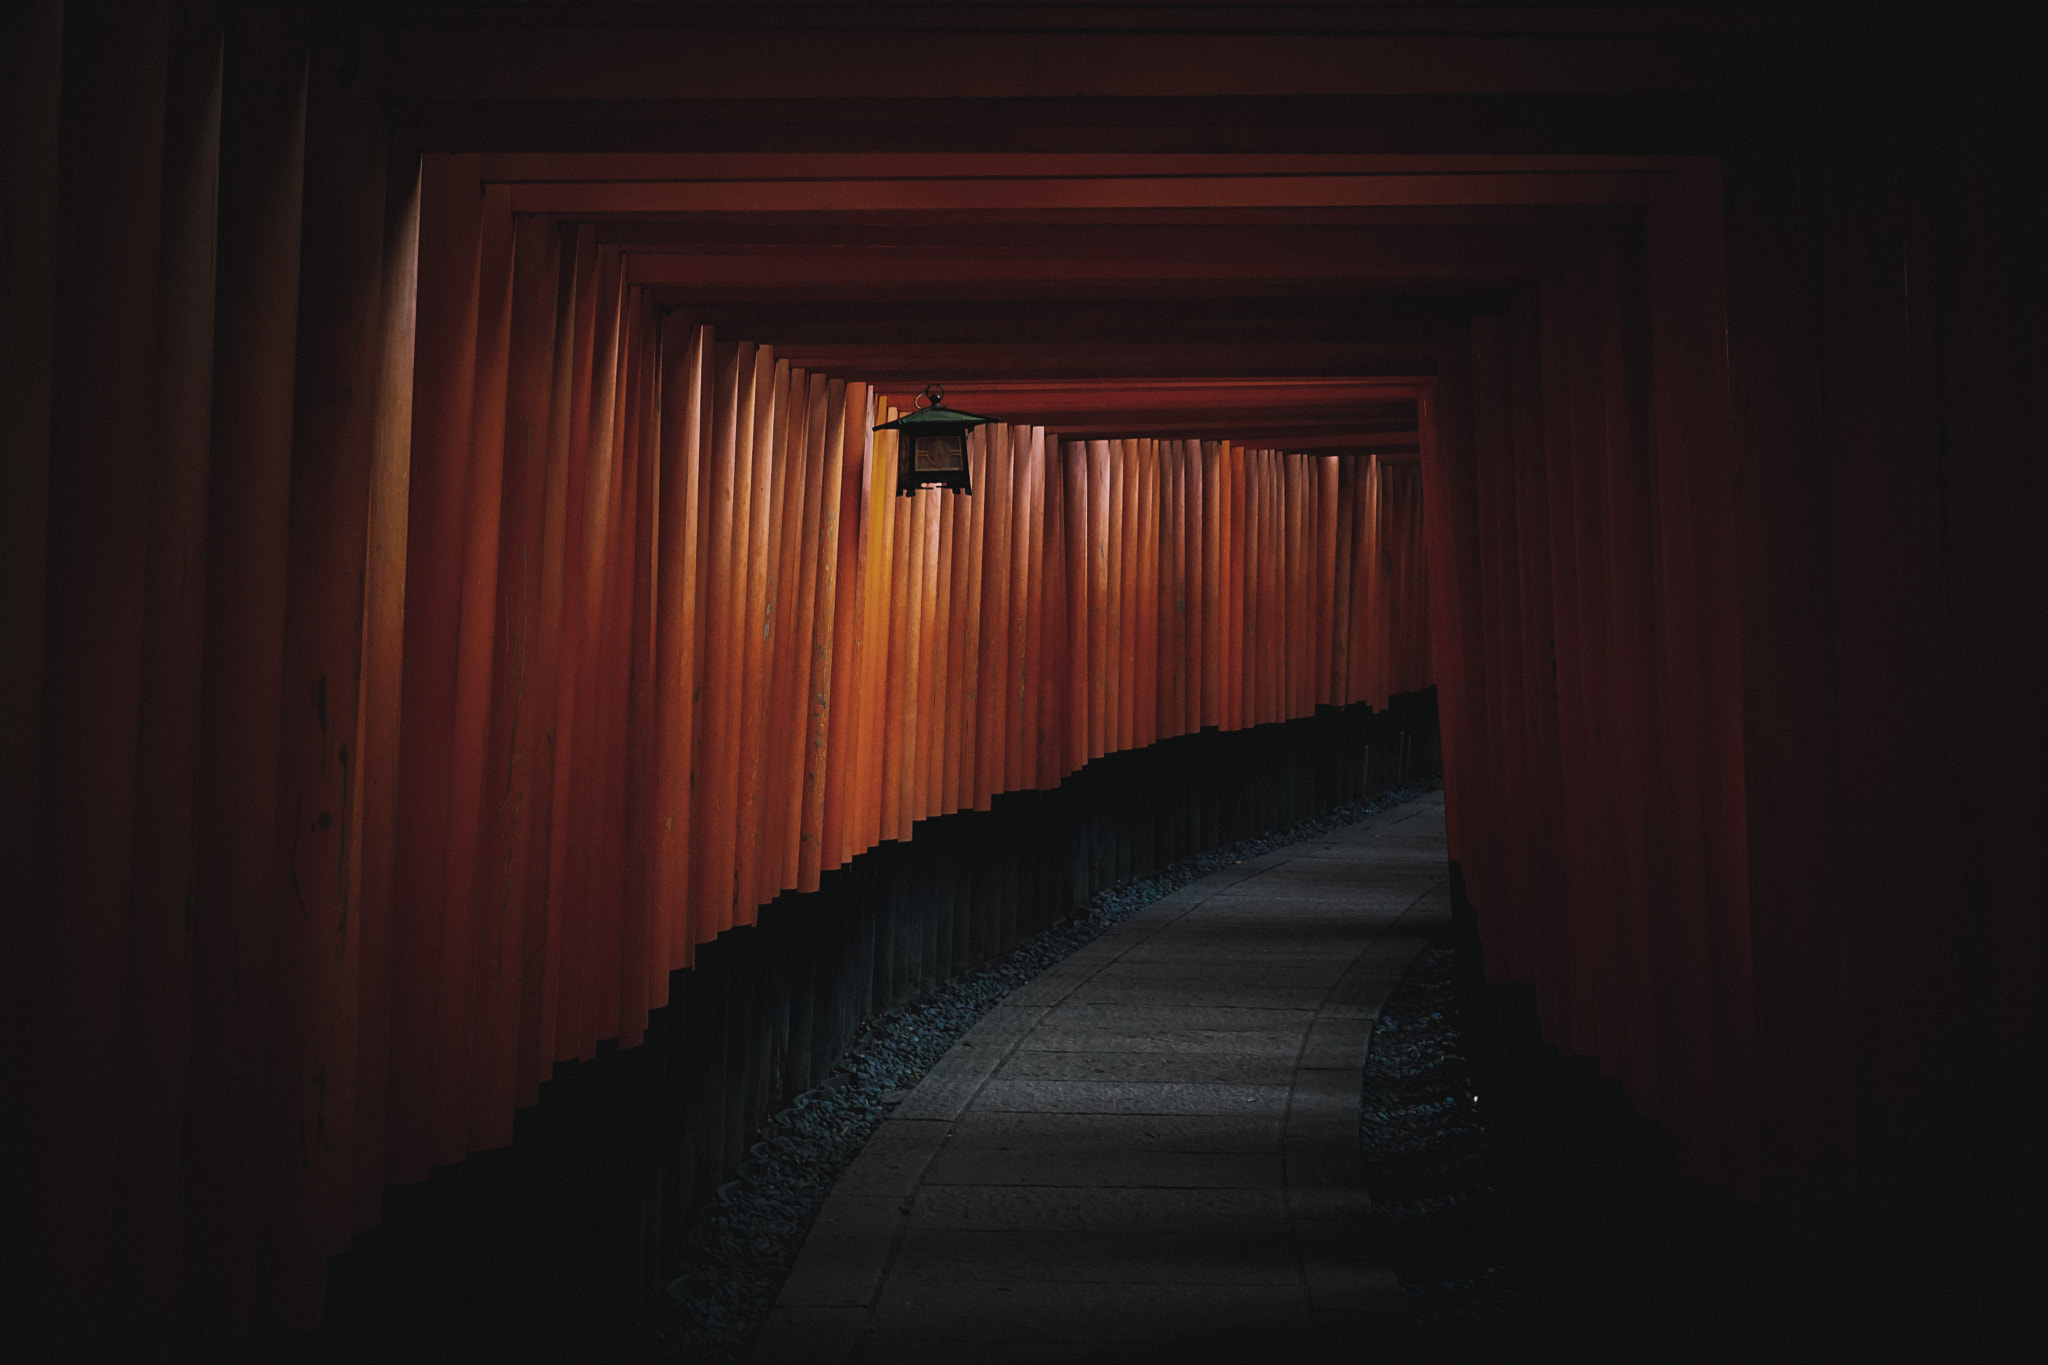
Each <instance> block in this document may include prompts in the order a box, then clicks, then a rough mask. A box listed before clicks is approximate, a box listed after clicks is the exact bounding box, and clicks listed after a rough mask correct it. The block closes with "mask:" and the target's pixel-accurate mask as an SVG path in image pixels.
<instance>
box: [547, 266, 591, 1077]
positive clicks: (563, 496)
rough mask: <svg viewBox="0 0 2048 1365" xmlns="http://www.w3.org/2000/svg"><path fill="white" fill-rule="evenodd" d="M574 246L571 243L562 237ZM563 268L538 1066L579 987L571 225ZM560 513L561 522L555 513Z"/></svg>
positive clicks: (583, 274) (579, 592)
mask: <svg viewBox="0 0 2048 1365" xmlns="http://www.w3.org/2000/svg"><path fill="white" fill-rule="evenodd" d="M571 242H573V246H571V245H570V243H571ZM564 247H565V254H570V253H573V254H570V262H571V264H570V265H569V267H568V268H569V269H571V270H572V271H573V272H574V273H573V276H572V278H573V281H574V292H573V293H572V294H571V295H570V299H569V302H570V306H569V307H568V308H567V309H566V310H565V314H564V317H563V319H562V321H563V323H564V326H565V331H566V338H565V340H566V344H565V345H563V346H561V347H560V348H559V349H558V350H557V352H556V359H557V362H558V363H560V364H563V365H565V366H566V373H564V374H563V375H562V378H561V382H560V386H559V388H558V390H557V400H558V405H557V407H556V409H555V412H554V420H555V424H556V432H555V439H556V442H557V444H558V445H559V447H560V458H561V462H562V463H561V474H560V478H561V482H560V484H559V485H558V486H559V489H560V491H559V494H556V490H555V489H554V488H551V489H550V490H549V491H550V494H551V495H555V496H557V497H558V498H559V501H557V502H555V504H554V505H553V506H551V507H550V508H549V513H550V521H551V525H550V528H549V529H550V530H551V531H556V528H557V527H559V530H558V531H556V535H555V545H554V546H553V547H551V563H550V566H549V567H550V578H551V580H552V582H551V584H550V588H551V592H552V597H553V602H552V610H551V611H550V613H549V614H550V615H551V616H552V617H553V619H554V623H555V626H554V629H555V641H554V643H555V648H556V651H557V653H556V658H557V660H558V669H557V674H556V679H555V697H554V744H553V756H554V757H553V766H552V770H551V773H550V784H549V793H548V805H549V818H548V859H547V864H546V881H545V883H544V885H545V887H546V891H545V904H546V906H547V939H546V943H547V948H546V956H545V960H544V963H543V975H542V978H541V983H540V989H541V1026H540V1044H541V1064H542V1065H543V1066H546V1065H548V1064H551V1063H554V1062H560V1061H567V1060H568V1059H570V1058H572V1057H575V1056H577V1055H578V1054H580V1053H581V1052H582V1048H581V1047H580V1046H579V1045H578V1044H577V1042H576V1041H575V1033H574V1030H573V1029H568V1030H565V1029H563V1028H562V1026H561V1025H562V1017H563V1012H564V1009H565V1007H566V1010H567V1012H568V1016H569V1018H570V1020H571V1021H573V1020H574V1019H575V1018H576V1014H577V1009H578V1004H579V999H578V993H577V992H578V987H579V986H580V984H581V980H582V977H581V966H582V963H581V949H582V946H583V944H582V936H581V934H580V933H579V932H578V930H577V926H576V924H575V923H574V921H573V920H572V919H571V915H572V904H573V903H572V901H571V898H570V897H571V889H572V887H573V886H574V885H575V879H574V873H575V871H576V870H577V869H576V868H575V867H574V865H573V863H572V860H571V856H570V855H571V848H570V844H571V832H572V831H573V830H574V828H575V824H576V815H577V804H576V798H577V795H578V790H577V789H578V785H579V784H578V779H579V777H580V773H579V772H578V769H577V762H578V760H579V758H580V757H581V755H580V754H579V753H578V751H577V739H578V732H579V730H580V728H581V727H580V726H579V725H578V724H577V717H578V714H579V712H578V705H579V703H580V702H581V700H582V690H583V685H584V674H585V672H586V669H585V660H584V637H585V630H586V627H587V625H588V623H587V622H586V621H585V619H584V617H583V614H582V611H581V610H580V608H581V606H582V598H583V580H582V575H583V567H584V548H583V542H584V538H585V533H586V531H587V530H588V527H587V525H586V520H585V519H586V507H585V504H586V502H587V499H588V495H589V478H590V388H591V355H592V351H593V347H594V344H595V340H596V318H597V295H598V281H597V239H596V233H595V231H594V230H591V229H586V228H577V229H575V230H574V234H573V236H572V237H571V238H570V239H569V242H565V243H564ZM557 517H559V521H556V520H555V518H557Z"/></svg>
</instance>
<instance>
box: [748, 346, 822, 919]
mask: <svg viewBox="0 0 2048 1365" xmlns="http://www.w3.org/2000/svg"><path fill="white" fill-rule="evenodd" d="M817 379H818V381H819V383H818V390H817V393H816V394H815V395H814V394H813V393H812V382H811V381H812V376H811V375H809V374H807V373H806V372H805V371H803V370H802V369H800V368H795V367H792V368H791V370H790V374H789V397H788V402H787V405H786V407H785V409H784V413H785V416H784V419H783V422H784V427H785V434H784V435H783V437H782V444H783V446H784V448H785V450H786V452H787V453H786V455H785V457H784V459H785V467H784V470H783V474H782V506H781V531H780V533H779V537H780V539H779V552H778V554H777V559H778V561H779V563H780V565H781V569H780V581H779V582H778V584H777V588H776V606H775V621H774V627H775V682H774V688H773V691H772V693H771V695H770V712H769V719H768V732H769V739H770V753H771V755H772V757H773V759H774V764H775V767H774V772H773V775H772V777H773V785H772V787H771V788H770V791H771V794H772V795H773V798H774V802H773V806H772V808H771V810H770V814H771V815H772V816H773V817H774V820H773V825H772V835H773V838H772V841H771V847H770V852H771V854H772V855H773V876H772V878H768V879H764V882H763V885H764V887H766V888H770V889H766V890H764V892H763V899H765V900H773V899H774V898H775V896H776V895H777V894H779V893H780V892H782V891H784V890H787V889H789V888H791V887H794V886H795V885H796V884H797V878H798V876H799V875H800V874H799V863H800V861H801V859H800V854H799V849H800V847H801V841H802V831H801V829H800V828H799V822H800V820H801V818H802V815H803V744H804V734H805V729H806V724H805V722H806V719H807V714H808V707H807V706H806V705H805V698H806V696H807V695H808V694H809V691H810V670H809V666H810V659H809V658H808V655H809V654H810V645H811V623H810V620H809V618H808V616H807V615H805V596H806V581H807V580H812V582H811V586H810V591H811V592H815V591H816V588H815V581H814V580H813V579H812V569H813V567H814V566H815V564H816V563H817V548H818V547H817V542H816V532H815V529H814V528H815V523H813V524H812V525H813V529H812V539H811V542H810V543H809V544H808V545H807V544H806V543H805V539H804V537H805V531H806V523H805V512H806V508H807V507H815V505H816V504H815V501H814V499H815V497H816V494H815V493H814V492H813V491H812V490H811V469H812V462H811V455H810V447H811V431H810V427H811V409H812V404H813V400H814V397H815V398H816V399H822V398H823V396H824V389H823V379H824V376H822V375H820V376H817ZM765 837H767V836H766V835H764V838H765Z"/></svg>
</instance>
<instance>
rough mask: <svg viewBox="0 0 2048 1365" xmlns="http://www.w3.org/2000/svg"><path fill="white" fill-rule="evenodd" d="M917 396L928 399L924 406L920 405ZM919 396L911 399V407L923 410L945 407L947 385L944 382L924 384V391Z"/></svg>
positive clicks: (919, 410) (917, 410) (914, 409)
mask: <svg viewBox="0 0 2048 1365" xmlns="http://www.w3.org/2000/svg"><path fill="white" fill-rule="evenodd" d="M917 398H922V399H926V400H928V401H927V402H926V403H925V405H924V407H918V406H917ZM917 398H913V399H912V400H911V407H912V410H913V411H916V412H923V411H924V410H925V408H939V407H944V406H945V405H946V386H945V385H944V384H927V385H925V386H924V392H923V393H921V394H919V395H918V396H917Z"/></svg>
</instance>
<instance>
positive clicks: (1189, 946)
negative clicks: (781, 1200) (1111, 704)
mask: <svg viewBox="0 0 2048 1365" xmlns="http://www.w3.org/2000/svg"><path fill="white" fill-rule="evenodd" d="M1443 830H1444V825H1443V798H1442V795H1441V794H1440V793H1438V794H1432V795H1429V796H1426V797H1423V798H1420V799H1418V800H1415V801H1412V802H1409V803H1408V804H1406V805H1403V806H1398V807H1396V808H1394V809H1392V810H1389V811H1386V812H1383V813H1381V814H1379V815H1376V816H1373V817H1371V818H1369V819H1367V820H1365V821H1363V822H1361V823H1359V824H1356V825H1352V826H1349V827H1346V828H1344V829H1339V830H1333V831H1331V832H1329V833H1327V834H1324V835H1320V836H1318V837H1316V838H1314V839H1310V840H1307V841H1305V842H1303V843H1299V844H1294V845H1291V846H1289V847H1287V848H1283V849H1279V850H1276V851H1275V852H1272V853H1268V854H1265V855H1263V856H1261V857H1257V858H1251V859H1247V860H1245V861H1244V862H1242V863H1238V864H1236V865H1235V866H1232V867H1230V868H1227V869H1225V870H1223V871H1221V872H1218V873H1215V874H1214V875H1212V876H1209V877H1206V878H1204V879H1202V880H1201V881H1198V882H1195V883H1192V884H1191V885H1188V886H1186V887H1183V888H1182V889H1181V890H1179V891H1177V892H1175V893H1174V894H1173V895H1171V896H1168V897H1166V898H1165V899H1164V900H1161V901H1158V902H1156V903H1154V904H1153V905H1151V906H1149V907H1147V908H1146V909H1144V910H1142V911H1140V912H1139V913H1138V914H1136V915H1134V916H1132V917H1131V918H1130V919H1128V920H1126V921H1125V922H1124V923H1123V924H1121V925H1118V926H1117V927H1115V928H1113V929H1111V930H1109V931H1108V932H1107V933H1105V934H1104V935H1103V936H1102V937H1101V938H1099V939H1097V940H1095V941H1094V942H1093V943H1091V944H1089V945H1087V946H1086V947H1084V948H1082V949H1080V950H1079V951H1078V952H1076V953H1075V954H1074V955H1073V956H1071V957H1069V958H1067V959H1066V960H1065V961H1064V962H1061V963H1060V964H1059V965H1058V966H1056V967H1053V968H1052V969H1050V970H1048V971H1046V972H1045V973H1044V974H1042V975H1041V976H1039V977H1038V978H1037V979H1035V980H1033V981H1032V982H1030V983H1029V984H1027V985H1025V986H1024V987H1022V988H1020V989H1019V990H1017V991H1015V992H1013V993H1012V994H1011V995H1010V996H1009V998H1008V999H1006V1000H1005V1001H1004V1002H1003V1003H1002V1004H1001V1005H999V1006H997V1007H996V1008H995V1009H993V1010H991V1011H990V1012H989V1013H988V1014H987V1015H986V1016H985V1017H984V1018H983V1019H982V1020H981V1021H980V1022H979V1023H977V1024H976V1025H975V1026H974V1027H973V1028H972V1029H970V1030H968V1032H967V1034H966V1035H965V1036H964V1037H962V1038H961V1040H960V1041H959V1042H958V1043H957V1044H955V1045H954V1047H953V1049H952V1050H951V1051H950V1052H948V1053H947V1054H946V1055H945V1057H943V1058H942V1059H941V1060H940V1061H939V1063H938V1064H937V1065H936V1066H934V1067H933V1068H932V1070H931V1071H930V1073H929V1074H927V1075H926V1077H925V1079H924V1080H923V1081H922V1082H921V1083H920V1084H919V1085H918V1086H917V1088H916V1089H914V1090H912V1091H910V1092H909V1093H908V1095H907V1096H906V1097H905V1098H904V1099H903V1101H902V1102H901V1103H900V1104H899V1105H897V1107H896V1109H895V1110H894V1112H893V1113H892V1115H891V1116H890V1117H889V1118H888V1119H886V1120H885V1121H884V1122H883V1123H882V1125H881V1127H879V1128H878V1129H877V1130H876V1131H875V1134H874V1136H873V1137H872V1138H871V1139H870V1140H869V1141H868V1144H867V1146H866V1147H865V1148H863V1149H862V1151H861V1154H860V1156H859V1157H858V1158H856V1160H855V1161H854V1162H853V1164H852V1165H851V1166H849V1167H848V1168H847V1170H846V1173H845V1174H844V1175H843V1176H842V1177H841V1178H840V1180H839V1183H838V1184H837V1185H836V1186H835V1187H834V1188H833V1191H832V1196H831V1198H830V1199H829V1200H828V1201H827V1202H826V1204H825V1207H824V1209H823V1210H822V1211H821V1212H820V1214H819V1215H818V1220H817V1222H816V1224H815V1225H813V1227H812V1229H811V1232H810V1236H809V1237H808V1239H807V1240H806V1241H805V1243H804V1247H803V1251H802V1253H801V1255H800V1256H799V1258H798V1260H797V1264H796V1267H795V1269H794V1270H793V1271H792V1272H791V1274H790V1277H789V1280H788V1283H787V1284H786V1285H785V1286H784V1287H783V1291H782V1295H781V1297H780V1299H778V1300H777V1304H776V1308H775V1310H774V1313H773V1314H772V1315H771V1316H770V1318H769V1321H768V1323H767V1325H766V1326H765V1327H764V1328H763V1330H762V1333H761V1337H760V1339H759V1341H758V1342H757V1344H756V1347H755V1353H754V1359H755V1361H756V1362H757V1363H758V1365H782V1363H783V1362H803V1365H827V1363H828V1362H860V1365H916V1362H922V1361H927V1360H929V1361H948V1362H955V1361H961V1360H969V1361H972V1362H974V1365H1006V1363H1007V1362H1012V1361H1019V1362H1022V1361H1029V1362H1055V1361H1057V1362H1081V1361H1089V1362H1094V1361H1104V1362H1107V1361H1119V1362H1121V1361H1132V1360H1145V1359H1151V1358H1159V1359H1172V1360H1175V1361H1179V1362H1192V1361H1204V1360H1210V1359H1214V1360H1219V1361H1221V1360H1231V1361H1236V1360H1243V1359H1247V1358H1258V1357H1263V1356H1267V1355H1268V1353H1271V1352H1275V1351H1278V1350H1288V1351H1292V1352H1295V1353H1296V1354H1295V1356H1294V1358H1295V1359H1297V1360H1342V1359H1353V1358H1358V1357H1359V1356H1361V1355H1362V1354H1363V1353H1364V1352H1365V1351H1366V1350H1368V1349H1369V1345H1370V1342H1371V1339H1372V1336H1373V1333H1374V1326H1375V1321H1374V1320H1375V1318H1378V1319H1380V1320H1381V1321H1382V1322H1384V1321H1385V1319H1386V1317H1387V1316H1389V1315H1398V1314H1399V1313H1400V1311H1401V1306H1400V1293H1399V1290H1398V1288H1397V1286H1396V1285H1395V1282H1394V1277H1393V1274H1392V1272H1391V1271H1389V1270H1388V1269H1386V1268H1385V1266H1384V1264H1383V1262H1382V1260H1381V1258H1380V1257H1379V1256H1378V1255H1377V1254H1376V1252H1375V1248H1374V1241H1373V1229H1372V1224H1371V1219H1370V1205H1369V1201H1368V1200H1367V1197H1366V1192H1365V1185H1364V1178H1363V1169H1362V1161H1361V1158H1360V1155H1359V1144H1358V1093H1359V1085H1360V1081H1361V1075H1362V1071H1363V1066H1364V1061H1365V1049H1366V1044H1367V1041H1368V1040H1369V1038H1370V1036H1371V1030H1372V1021H1373V1018H1374V1016H1375V1015H1376V1014H1377V1012H1378V1010H1379V1008H1380V1005H1381V1003H1382V1002H1383V1001H1384V1000H1385V999H1386V996H1387V993H1388V991H1390V990H1391V989H1392V988H1393V985H1394V983H1395V982H1396V981H1398V980H1399V979H1400V976H1401V973H1402V971H1403V970H1404V969H1405V968H1406V967H1407V965H1408V963H1409V961H1410V959H1412V958H1413V957H1414V955H1415V953H1416V952H1417V950H1418V949H1420V948H1421V946H1422V944H1423V941H1424V940H1425V939H1426V938H1427V937H1428V935H1429V934H1430V932H1431V931H1432V930H1434V929H1435V928H1436V927H1437V926H1438V925H1440V924H1442V923H1444V922H1445V920H1446V919H1447V918H1448V915H1449V900H1448V895H1447V887H1446V878H1445V862H1444V834H1443ZM1248 1352H1252V1353H1254V1354H1252V1355H1248V1354H1247V1353H1248ZM1310 1352H1313V1354H1309V1353H1310Z"/></svg>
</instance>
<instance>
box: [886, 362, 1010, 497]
mask: <svg viewBox="0 0 2048 1365" xmlns="http://www.w3.org/2000/svg"><path fill="white" fill-rule="evenodd" d="M919 397H921V398H923V399H926V400H928V401H927V405H926V406H924V407H921V408H913V409H912V410H911V411H909V412H906V413H904V414H903V415H902V416H901V417H898V418H897V419H896V420H895V421H893V422H884V423H882V424H881V425H880V426H878V427H876V428H875V430H876V431H893V432H895V433H897V439H896V491H897V492H898V493H899V494H902V495H904V496H906V497H907V496H909V495H910V494H912V493H915V492H916V491H917V490H918V489H920V488H949V489H951V490H952V491H954V492H955V493H969V494H971V493H973V492H974V484H973V481H972V480H971V479H970V477H969V475H968V472H967V433H968V432H970V431H972V430H973V429H974V428H976V427H978V426H980V425H982V423H984V422H992V421H994V420H995V419H994V418H993V417H976V416H975V415H974V414H973V413H971V412H962V411H960V410H959V409H958V408H949V407H947V406H946V390H945V388H944V387H943V386H941V385H938V384H927V385H925V390H924V392H923V393H922V394H921V395H919Z"/></svg>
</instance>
